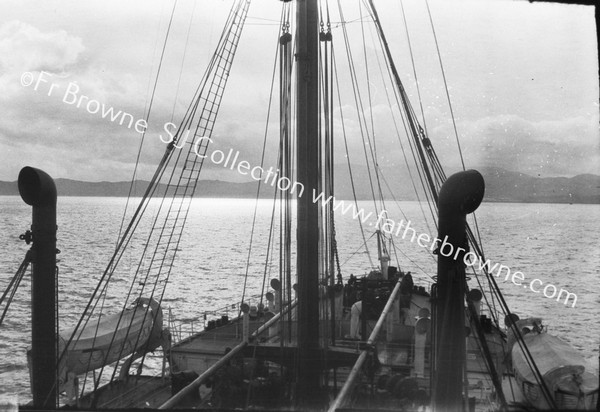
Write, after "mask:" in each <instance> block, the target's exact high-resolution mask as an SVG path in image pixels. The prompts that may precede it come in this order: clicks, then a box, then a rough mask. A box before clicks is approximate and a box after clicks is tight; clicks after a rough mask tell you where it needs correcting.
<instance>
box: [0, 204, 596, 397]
mask: <svg viewBox="0 0 600 412" xmlns="http://www.w3.org/2000/svg"><path fill="white" fill-rule="evenodd" d="M136 201H138V200H135V199H134V200H132V201H131V202H132V203H131V204H134V203H135V202H136ZM125 204H126V199H123V198H93V197H62V198H59V200H58V207H57V209H58V217H57V221H58V233H57V247H58V248H59V249H60V251H61V253H60V254H59V255H58V259H59V262H58V267H59V312H60V327H61V328H63V329H64V328H67V327H69V326H73V325H74V324H75V323H76V322H77V320H78V317H79V315H80V314H81V312H82V311H83V308H84V307H85V305H86V303H87V302H88V300H89V298H90V296H91V294H92V291H93V289H94V288H95V286H96V284H97V282H98V280H99V278H100V276H101V275H102V273H103V271H104V269H105V268H106V265H107V263H108V261H109V259H110V256H111V253H112V252H113V251H114V249H115V245H116V243H117V239H118V233H119V230H120V227H121V223H122V215H123V210H124V208H125ZM349 204H351V202H348V205H349ZM384 208H386V210H387V212H388V215H386V219H388V218H389V219H390V220H389V221H385V220H383V219H380V221H379V222H378V221H377V216H379V214H380V213H381V211H382V210H383V209H384ZM255 209H256V219H254V214H255ZM275 209H276V210H278V207H276V208H275ZM358 209H362V210H364V215H366V214H368V213H371V215H370V216H369V218H368V219H365V221H364V222H363V225H362V226H363V230H364V237H363V235H362V234H361V228H360V226H359V222H358V220H357V219H355V218H353V217H352V210H350V211H349V212H348V213H346V214H345V215H344V214H342V213H341V208H340V209H338V212H337V213H336V235H337V236H336V238H337V244H338V250H339V259H340V263H341V271H342V275H343V277H344V278H345V279H347V278H348V277H349V276H350V274H354V275H362V274H365V273H367V272H368V271H369V270H371V268H372V265H375V264H377V246H376V238H375V237H374V236H373V232H374V230H375V227H376V226H379V227H381V228H382V229H383V228H386V229H387V230H388V231H389V232H393V239H394V246H393V247H392V249H391V250H392V252H391V255H392V256H391V258H392V263H391V264H392V265H395V266H400V268H401V269H402V270H404V271H411V273H412V274H413V277H414V279H415V282H416V283H418V284H421V285H424V286H428V285H429V284H431V282H432V281H433V278H432V277H433V276H435V269H436V261H435V256H434V255H433V254H432V253H431V251H430V249H429V248H426V247H423V245H419V244H418V242H417V241H416V237H412V234H413V232H412V231H411V230H408V231H406V234H405V235H404V231H405V230H406V226H407V225H409V226H410V228H411V229H412V230H414V233H415V235H416V236H418V235H420V234H427V235H430V237H431V238H434V237H435V235H436V232H435V225H434V223H433V220H432V219H431V213H430V211H429V209H428V208H427V207H426V206H422V205H419V204H418V203H417V202H399V203H395V204H386V205H381V204H374V203H373V202H366V201H364V202H359V203H358ZM272 211H273V204H272V202H271V201H269V200H259V201H258V203H256V202H255V201H254V200H249V199H194V201H193V203H192V206H191V209H190V214H189V217H188V222H187V224H186V227H185V230H184V233H183V237H182V240H181V243H180V245H179V250H178V256H177V259H176V263H175V265H174V266H173V270H172V274H171V278H170V280H169V284H168V287H167V290H166V293H165V297H164V299H163V310H164V311H165V317H166V316H167V313H169V312H170V313H171V315H172V316H173V317H175V318H176V319H179V320H191V319H196V320H200V321H202V319H201V316H202V313H204V312H205V311H210V310H214V309H218V308H222V307H224V306H226V305H229V304H231V303H232V302H237V301H239V300H240V299H241V298H242V292H243V284H244V280H245V276H246V274H248V283H247V284H248V286H247V290H246V296H251V295H257V294H260V292H261V287H262V284H263V277H264V275H265V273H267V278H269V277H276V276H277V275H278V270H277V263H278V262H277V259H278V252H276V253H275V255H270V256H269V255H268V254H267V242H268V239H269V231H270V227H271V220H272V219H271V216H272ZM0 215H1V217H0V249H1V250H2V254H1V255H0V291H2V292H3V291H4V290H5V288H6V285H7V284H8V282H9V281H10V279H11V278H12V276H13V275H14V273H15V271H16V270H17V268H18V266H19V264H20V263H21V261H22V259H23V258H24V256H25V253H26V251H27V250H28V248H29V246H27V245H26V244H25V242H23V241H22V240H19V235H20V234H22V233H24V232H25V231H26V230H28V229H29V228H30V225H31V208H30V207H29V206H27V205H25V204H24V203H23V202H22V200H21V199H20V198H19V197H8V196H7V197H0ZM364 215H363V216H364ZM423 216H429V220H428V221H427V220H426V219H425V218H424V217H423ZM253 221H254V223H253ZM278 222H279V218H278V217H277V218H276V219H275V221H274V231H275V233H276V232H277V227H278ZM383 222H387V223H388V226H386V227H383V226H382V224H383ZM401 222H403V225H404V226H403V228H402V230H397V228H398V225H399V224H400V223H401ZM427 222H428V223H427ZM392 223H394V224H395V225H396V227H395V228H394V229H396V230H393V231H392V230H391V224H392ZM470 223H471V225H473V227H474V222H473V221H472V220H471V221H470ZM253 224H254V227H253ZM477 227H478V228H479V234H480V236H481V239H482V244H483V247H484V251H485V254H486V258H488V259H490V261H491V262H493V263H498V264H502V265H504V266H505V267H507V268H509V269H510V270H511V271H512V272H513V273H514V272H515V271H519V272H521V273H522V274H523V276H524V278H525V281H523V282H522V283H523V285H520V286H518V285H515V284H514V283H512V282H511V281H510V278H509V279H508V280H506V281H505V280H504V278H505V276H504V274H501V275H500V276H498V278H497V282H498V284H499V286H500V288H501V290H502V293H503V295H504V297H505V298H506V301H507V303H508V305H509V307H510V308H511V310H512V311H513V312H515V313H517V314H518V315H519V316H521V317H529V316H535V317H542V318H543V319H544V324H545V325H546V327H547V328H548V330H549V331H550V332H551V333H554V334H556V335H558V336H560V337H561V338H563V339H565V340H566V341H568V342H569V343H570V344H571V345H573V346H574V347H575V348H577V349H578V350H579V351H580V352H581V353H582V354H583V356H585V358H586V359H587V361H588V363H589V364H590V367H591V368H592V369H593V370H594V371H595V372H596V373H597V371H598V355H599V353H598V349H599V341H598V339H599V336H600V318H599V317H598V316H597V314H598V310H599V308H600V289H599V288H598V287H597V284H598V281H599V280H600V273H599V268H600V248H598V233H599V230H600V208H598V206H597V205H578V204H574V205H568V204H515V203H485V202H484V203H483V204H482V205H481V206H480V208H479V210H478V211H477ZM252 230H253V231H254V235H253V240H252V249H251V250H250V249H249V248H250V247H249V244H250V243H249V241H250V234H251V233H252ZM403 235H404V237H403ZM274 238H275V239H279V237H278V235H275V236H274ZM411 238H412V241H411ZM422 239H424V237H422ZM365 240H366V243H367V245H368V250H369V252H366V251H365V248H364V243H365ZM421 243H423V242H421ZM275 250H277V247H275ZM135 264H136V260H135V251H133V252H132V253H131V254H126V255H125V256H124V258H123V260H122V261H121V264H120V265H121V268H122V270H121V271H120V272H119V273H121V275H120V276H119V277H117V278H115V279H113V281H112V283H111V288H114V289H112V290H113V291H115V292H114V293H112V294H111V296H109V298H108V299H107V301H106V302H105V306H106V307H107V311H108V312H111V311H112V312H114V311H116V310H118V308H120V307H122V305H123V300H122V299H121V298H120V296H119V293H118V292H119V291H122V292H125V291H126V290H127V289H128V287H129V283H130V278H128V275H127V273H130V272H132V271H133V270H134V268H135ZM265 264H266V265H267V268H268V269H267V270H266V271H265ZM532 279H539V280H540V282H542V283H541V286H540V284H537V285H536V288H535V289H538V290H542V289H543V288H544V287H545V286H547V285H553V286H554V287H556V288H557V290H558V291H560V290H561V289H564V290H567V291H569V292H571V293H574V294H576V296H577V300H576V303H575V306H574V307H573V306H572V304H573V299H571V300H570V301H569V302H568V304H567V305H565V304H564V302H562V301H561V302H557V300H556V298H552V299H550V298H547V297H545V296H544V295H543V292H540V293H534V292H533V291H531V290H530V289H529V288H528V287H527V285H528V281H531V280H532ZM470 284H471V287H476V284H475V278H474V276H472V278H471V281H470ZM267 285H268V279H267ZM30 289H31V282H30V276H29V275H27V276H26V277H25V278H24V280H23V282H22V284H21V287H20V289H19V290H18V292H17V293H16V295H15V299H14V301H13V303H12V306H11V308H10V310H9V312H8V315H7V317H6V319H5V321H4V323H3V325H2V326H0V399H2V400H8V401H9V402H13V401H18V402H19V403H25V402H27V401H28V400H30V399H31V395H30V388H29V374H28V370H27V358H26V351H27V348H28V347H29V346H30V345H31V310H30ZM484 289H485V288H484ZM485 291H486V290H484V292H485ZM547 291H548V293H547V294H548V295H551V294H552V293H551V292H552V291H553V289H552V288H551V287H549V289H547ZM48 293H52V291H48ZM495 304H496V305H497V307H498V308H499V306H498V303H497V302H496V303H495ZM150 372H151V373H152V372H154V373H156V372H158V371H150Z"/></svg>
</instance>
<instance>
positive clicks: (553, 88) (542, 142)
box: [0, 0, 600, 181]
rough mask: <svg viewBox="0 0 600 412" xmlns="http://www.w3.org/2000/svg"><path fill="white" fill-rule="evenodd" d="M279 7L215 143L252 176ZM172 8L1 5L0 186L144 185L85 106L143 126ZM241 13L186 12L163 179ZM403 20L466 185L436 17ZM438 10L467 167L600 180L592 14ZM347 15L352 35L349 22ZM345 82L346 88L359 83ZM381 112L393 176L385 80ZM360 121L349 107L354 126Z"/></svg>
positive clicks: (152, 147)
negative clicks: (22, 179)
mask: <svg viewBox="0 0 600 412" xmlns="http://www.w3.org/2000/svg"><path fill="white" fill-rule="evenodd" d="M330 3H331V5H332V7H333V5H334V3H335V2H333V1H332V2H330ZM342 3H344V4H355V3H356V2H355V1H353V0H343V1H342ZM280 4H281V2H279V1H274V0H268V1H267V0H255V1H254V4H252V6H251V8H250V14H249V16H250V18H249V19H248V21H247V22H248V25H247V26H246V27H245V28H244V32H243V36H242V41H241V43H240V50H239V53H238V55H237V56H236V60H235V61H234V66H233V70H232V74H231V79H230V82H229V85H228V90H227V92H226V94H225V98H224V101H223V107H222V110H221V113H220V115H219V119H218V125H217V127H216V128H215V141H216V142H217V143H215V147H218V148H221V149H224V150H226V149H228V148H233V149H234V150H236V151H239V152H240V158H243V159H244V160H247V161H248V162H249V163H251V164H258V162H259V160H260V157H259V156H260V147H261V145H262V135H263V133H264V130H265V118H266V115H267V110H266V104H267V102H268V98H269V86H270V78H271V70H272V66H273V59H274V51H275V47H276V42H277V36H278V31H279V26H278V23H277V21H276V20H277V19H278V18H279V14H280ZM172 5H173V2H172V1H148V0H143V1H141V0H140V1H116V0H113V1H110V0H101V1H85V2H83V1H75V0H73V1H41V0H40V1H23V0H14V1H12V0H4V1H2V2H0V16H2V19H1V20H0V89H1V91H2V92H1V93H0V113H1V115H0V156H1V159H2V161H1V162H0V180H9V181H13V180H16V178H17V175H18V172H19V170H20V169H21V168H22V167H23V166H26V165H30V166H35V167H39V168H42V169H44V170H46V171H47V172H48V173H50V174H51V175H52V176H53V177H56V178H58V177H64V178H72V179H80V180H89V181H101V180H109V181H117V180H128V179H130V177H131V174H132V171H133V164H134V162H135V159H136V154H137V148H138V146H139V143H140V136H141V135H140V134H139V133H137V132H136V130H135V128H134V127H131V128H128V127H126V125H119V124H118V121H115V122H111V121H110V120H109V119H103V118H102V117H101V116H100V114H98V113H97V114H93V113H89V112H88V111H87V109H86V107H85V101H84V102H83V103H82V104H81V106H80V107H77V104H76V103H72V102H71V101H72V99H73V98H74V97H75V96H76V97H77V98H80V97H81V96H84V95H85V96H86V97H87V98H89V99H93V100H95V101H97V102H98V103H100V104H103V105H104V106H105V107H106V108H110V107H112V108H113V109H114V111H115V112H118V111H121V112H127V113H129V114H131V116H132V117H133V118H134V119H135V120H138V119H143V118H144V116H145V113H146V110H147V106H148V103H149V96H150V95H151V90H152V84H153V82H154V78H155V76H156V69H157V64H158V61H159V58H158V57H159V54H160V50H161V47H162V42H163V41H164V37H165V33H166V27H167V23H168V19H169V15H170V13H171V8H172ZM229 5H230V2H229V1H222V0H210V1H209V0H204V1H198V2H197V3H196V4H194V3H193V2H191V1H189V0H187V1H186V0H179V2H178V6H177V9H176V12H175V15H174V26H173V28H172V30H171V34H170V38H169V43H168V47H167V52H166V54H165V58H164V63H163V67H162V71H161V75H160V77H159V86H158V88H157V91H156V97H155V100H154V103H153V105H154V106H153V114H152V115H151V117H150V126H149V129H148V133H147V134H146V137H145V145H146V147H147V148H148V149H147V153H148V155H149V157H148V158H147V159H144V160H143V161H142V171H143V172H145V173H149V172H150V171H151V170H152V167H153V166H152V165H153V162H154V161H156V158H157V156H159V155H160V153H161V152H162V150H163V149H164V144H163V143H162V142H161V141H160V139H159V137H158V135H159V133H161V132H162V128H163V127H164V124H165V123H166V122H169V121H171V119H178V118H179V117H180V116H181V113H182V112H183V110H184V109H185V107H186V104H187V102H188V101H189V99H190V96H191V92H192V91H193V89H194V88H195V87H196V85H197V83H198V81H199V79H200V77H201V75H202V73H203V72H204V68H205V64H206V61H207V59H208V57H209V56H210V54H211V52H212V50H213V48H214V46H215V42H216V40H217V39H218V36H219V33H220V30H221V27H222V24H223V22H224V19H225V17H226V14H227V11H228V6H229ZM376 5H377V6H378V9H379V13H380V15H381V16H382V19H383V26H384V29H387V31H388V32H389V34H388V36H389V39H388V40H389V41H390V44H391V47H392V52H393V53H394V58H395V60H396V62H397V64H398V67H399V72H400V76H401V77H402V78H403V81H404V82H405V83H406V87H407V90H408V91H409V93H410V94H411V99H412V102H413V105H414V107H415V108H416V109H417V110H418V111H419V112H420V109H419V100H418V96H417V93H416V88H415V79H414V75H413V69H412V66H411V61H410V54H409V49H408V47H407V44H408V43H407V37H406V32H405V27H404V25H403V20H402V16H401V14H400V13H401V10H400V7H399V2H398V1H396V0H394V1H391V0H378V1H376ZM404 6H405V9H406V15H407V20H408V32H409V35H410V40H411V45H412V51H413V55H414V59H415V66H416V70H417V77H418V81H419V85H420V92H421V95H422V99H423V107H424V112H425V121H426V125H427V128H428V131H429V133H430V136H431V138H432V141H433V143H434V145H435V147H436V148H437V151H438V154H439V156H440V157H441V158H442V161H443V163H444V164H445V165H446V166H447V167H448V168H449V169H454V168H457V167H458V165H459V158H458V154H457V150H456V144H455V138H454V136H453V131H452V122H451V121H450V118H449V110H448V105H447V102H446V97H445V91H444V88H443V80H442V76H441V73H440V68H439V62H438V58H437V54H436V48H435V43H434V42H433V37H432V32H431V27H430V23H429V17H428V15H427V9H426V8H425V6H424V2H423V1H422V0H405V1H404ZM336 8H337V5H336ZM430 8H431V13H432V17H433V20H434V25H435V32H436V34H437V38H438V42H439V48H440V51H441V56H442V60H443V64H444V68H445V74H446V79H447V82H448V86H449V89H450V94H451V99H452V105H453V110H454V114H455V116H456V120H457V129H458V132H459V135H460V138H461V144H462V147H463V151H464V155H465V162H466V163H467V166H469V167H481V166H494V167H502V168H505V169H509V170H515V171H520V172H523V173H528V174H531V175H535V176H538V175H539V176H574V175H577V174H581V173H594V174H600V137H599V131H598V124H599V116H598V113H599V108H598V95H599V93H598V59H597V52H596V50H597V47H596V35H595V23H594V10H593V8H592V7H584V6H567V5H559V4H540V3H536V4H530V3H529V2H527V1H502V0H489V1H483V0H477V1H474V2H467V1H448V0H444V1H441V2H439V1H433V0H432V1H431V2H430ZM332 15H333V16H334V17H333V19H334V21H339V17H338V15H337V11H335V10H332ZM359 17H360V15H359V14H358V11H357V9H356V7H351V8H350V10H349V11H348V12H347V14H345V19H346V20H347V21H353V23H351V24H349V25H348V26H349V28H350V31H351V35H354V36H355V37H354V40H353V44H354V45H358V46H359V47H358V48H357V49H356V50H357V51H355V52H354V53H356V54H355V56H354V57H355V60H356V64H357V69H358V72H359V75H361V76H363V78H364V76H365V75H364V71H365V63H364V57H362V55H361V54H360V53H362V51H361V50H362V44H361V43H362V42H361V39H360V37H359V36H360V29H361V27H360V23H358V22H357V21H356V20H357V19H358V18H359ZM190 23H191V24H190ZM334 26H336V27H335V28H334V41H335V40H337V42H336V43H335V45H336V46H335V47H336V48H337V50H338V51H340V54H339V56H338V57H337V58H338V59H339V60H338V66H339V70H340V71H341V70H343V69H344V68H345V67H346V63H345V55H344V54H343V53H341V51H343V42H342V41H341V40H342V37H341V32H340V29H339V27H338V26H337V25H336V24H334ZM365 31H366V36H367V42H366V50H367V54H368V56H369V57H370V58H369V59H368V62H367V64H369V73H370V74H373V77H374V75H375V73H376V74H377V75H379V68H378V66H377V61H376V58H375V57H374V56H375V55H374V54H372V49H373V44H374V43H373V40H372V37H371V33H373V31H372V28H369V26H365ZM371 57H373V58H371ZM42 72H43V74H41V75H42V76H43V77H42V78H41V80H40V73H42ZM340 76H342V75H340ZM370 77H371V76H370ZM38 80H39V83H38ZM341 81H342V84H344V86H345V87H346V88H347V84H348V80H347V78H346V79H344V78H343V77H341ZM36 84H37V90H36ZM75 84H76V85H77V86H74V85H75ZM75 87H78V90H77V93H75V92H74V90H75V89H74V88H75ZM68 90H71V94H70V95H69V94H67V93H68V92H67V91H68ZM372 97H373V116H374V120H375V121H374V124H375V135H376V136H378V139H379V138H381V141H380V142H379V141H378V145H380V146H379V147H380V150H379V153H380V159H379V161H380V163H381V164H382V165H383V167H396V166H397V165H398V164H399V163H400V160H401V157H402V155H401V152H400V148H399V145H398V144H397V143H396V142H397V141H396V140H395V137H393V136H391V135H392V134H393V133H391V128H392V123H391V122H390V120H389V119H388V117H387V116H388V113H389V107H388V104H387V100H386V99H385V92H384V89H383V85H380V84H379V83H378V82H377V81H376V80H372ZM352 105H353V104H352V102H348V103H344V107H345V108H346V109H347V110H346V109H345V110H346V111H345V113H348V114H349V113H350V112H351V108H352ZM90 109H91V110H92V111H93V110H94V106H93V105H92V106H91V107H90ZM348 120H349V122H348V125H347V132H348V133H349V135H356V134H358V130H359V126H358V123H357V122H356V121H355V120H353V119H352V117H351V116H350V115H348ZM336 122H337V121H336ZM340 129H341V128H340V127H339V125H338V130H340ZM274 131H275V129H274ZM392 137H393V138H392ZM274 147H276V144H274ZM340 147H341V146H340ZM351 150H352V152H351V153H352V156H353V159H357V160H358V159H359V158H360V156H362V148H361V143H360V141H359V140H356V142H355V143H351ZM355 153H356V155H354V154H355ZM338 158H341V156H339V157H338ZM271 162H274V160H271ZM272 164H273V165H274V163H272ZM206 171H207V174H206V176H205V178H213V179H219V178H221V179H223V180H238V179H239V178H240V176H235V175H233V174H232V173H231V172H230V173H223V170H222V168H219V167H217V166H214V165H210V164H208V165H207V170H206Z"/></svg>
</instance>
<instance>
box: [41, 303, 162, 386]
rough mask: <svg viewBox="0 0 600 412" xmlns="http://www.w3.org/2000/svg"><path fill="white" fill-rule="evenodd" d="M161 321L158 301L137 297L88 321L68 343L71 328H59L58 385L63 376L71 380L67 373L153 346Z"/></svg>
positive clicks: (159, 335)
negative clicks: (118, 310) (122, 307)
mask: <svg viewBox="0 0 600 412" xmlns="http://www.w3.org/2000/svg"><path fill="white" fill-rule="evenodd" d="M162 322H163V315H162V309H161V308H160V305H159V304H158V302H156V301H155V300H153V299H147V298H140V299H137V300H136V301H135V302H134V304H133V305H132V307H130V308H127V309H125V310H124V311H122V312H121V313H117V314H114V315H108V316H101V317H100V318H99V319H97V320H95V321H91V322H88V323H87V325H85V327H84V328H83V329H81V330H80V331H79V332H77V333H76V334H75V338H74V339H73V340H72V341H71V343H70V344H69V345H68V347H67V343H68V342H69V339H70V337H71V335H72V334H73V331H74V328H70V329H66V330H64V331H62V332H61V333H60V335H59V337H58V353H59V356H61V354H62V356H61V357H60V358H59V359H60V368H59V371H60V373H59V386H61V387H63V385H64V384H65V383H66V382H67V380H71V378H70V377H73V376H77V375H81V374H84V373H86V372H88V371H91V370H94V369H98V368H101V367H103V366H105V365H109V364H111V363H113V362H115V361H117V360H119V359H123V358H125V357H127V356H129V355H132V354H135V353H140V352H141V353H146V352H149V351H152V350H154V349H156V348H157V347H158V346H160V345H161V342H162ZM65 347H66V348H67V349H66V351H65ZM63 352H64V353H63ZM30 364H31V363H30ZM30 371H31V368H30ZM61 389H64V387H63V388H61Z"/></svg>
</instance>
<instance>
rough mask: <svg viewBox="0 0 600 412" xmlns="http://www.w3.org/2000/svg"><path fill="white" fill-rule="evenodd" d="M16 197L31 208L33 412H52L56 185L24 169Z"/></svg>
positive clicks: (54, 393) (42, 174)
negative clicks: (43, 410) (39, 411)
mask: <svg viewBox="0 0 600 412" xmlns="http://www.w3.org/2000/svg"><path fill="white" fill-rule="evenodd" d="M18 186H19V194H20V195H21V198H22V199H23V201H24V202H25V203H27V204H28V205H30V206H32V224H31V231H32V234H33V246H32V247H31V263H32V278H31V279H32V280H31V323H32V327H31V392H32V395H33V407H34V408H35V409H55V408H56V406H57V405H56V402H57V399H58V391H57V385H56V375H57V360H56V359H57V356H56V351H57V350H56V335H57V330H56V296H55V291H56V280H55V276H56V185H55V184H54V180H52V178H51V177H50V176H49V175H48V174H46V173H45V172H43V171H41V170H39V169H35V168H33V167H24V168H23V169H21V171H20V172H19V180H18Z"/></svg>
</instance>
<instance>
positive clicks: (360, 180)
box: [0, 167, 600, 204]
mask: <svg viewBox="0 0 600 412" xmlns="http://www.w3.org/2000/svg"><path fill="white" fill-rule="evenodd" d="M478 170H479V171H480V172H481V174H482V175H483V177H484V178H485V183H486V188H485V199H484V200H485V201H488V202H516V203H596V204H598V203H600V176H596V175H589V174H586V175H578V176H575V177H570V178H566V177H533V176H529V175H526V174H523V173H518V172H511V171H508V170H504V169H500V168H489V167H484V168H479V169H478ZM386 176H388V174H387V172H386ZM386 179H388V180H387V181H382V182H381V187H382V190H383V192H384V193H385V194H387V193H389V190H388V189H387V185H386V183H388V184H389V185H390V186H391V189H392V190H393V192H394V197H395V198H396V199H397V200H416V199H417V197H416V195H415V191H414V188H413V184H412V179H411V178H410V177H409V176H408V174H406V176H403V175H402V174H400V175H399V176H396V177H395V178H394V179H390V178H389V177H386ZM55 181H56V187H57V190H58V193H59V195H60V196H100V197H107V196H113V197H124V196H127V195H128V194H129V188H130V182H82V181H78V180H71V179H56V180H55ZM148 183H149V182H147V181H136V184H135V185H134V191H133V195H134V196H141V195H142V194H143V193H144V191H145V190H146V188H147V187H148ZM354 186H355V191H356V196H357V198H358V199H361V200H365V199H371V198H372V194H371V186H370V184H369V176H368V174H367V173H355V175H354ZM335 188H336V198H339V199H352V198H353V190H352V184H351V182H350V179H349V177H348V176H347V174H342V175H341V176H340V177H339V178H338V179H337V180H336V184H335ZM164 189H165V186H164V185H161V187H160V188H159V191H160V192H161V193H162V192H163V191H164ZM256 189H257V182H248V183H233V182H223V181H219V180H200V181H199V182H198V186H197V188H196V195H195V197H221V198H254V197H255V196H256ZM173 190H174V189H172V188H170V189H169V191H170V192H173ZM373 190H374V191H375V193H378V191H377V190H378V187H374V188H373ZM0 195H3V196H18V195H19V191H18V189H17V182H2V181H0ZM305 195H308V196H312V194H311V193H305ZM272 196H273V189H272V188H268V190H267V189H263V190H261V197H262V198H271V197H272ZM421 197H422V196H421Z"/></svg>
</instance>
